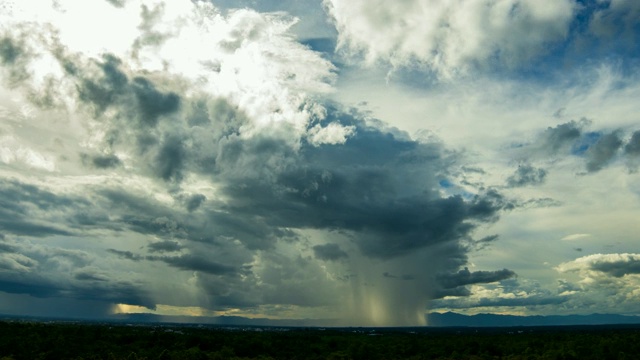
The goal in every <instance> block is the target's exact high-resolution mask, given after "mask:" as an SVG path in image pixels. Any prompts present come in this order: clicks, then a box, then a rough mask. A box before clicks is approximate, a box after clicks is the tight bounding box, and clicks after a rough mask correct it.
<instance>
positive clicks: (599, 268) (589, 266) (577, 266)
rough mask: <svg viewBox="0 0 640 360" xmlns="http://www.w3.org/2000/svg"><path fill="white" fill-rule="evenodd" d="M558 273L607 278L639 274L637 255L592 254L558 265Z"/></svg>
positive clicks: (638, 258) (639, 267) (639, 259)
mask: <svg viewBox="0 0 640 360" xmlns="http://www.w3.org/2000/svg"><path fill="white" fill-rule="evenodd" d="M557 269H558V271H560V272H583V273H585V272H590V271H595V272H600V273H603V274H605V275H608V276H613V277H617V278H620V277H623V276H625V275H633V274H640V255H638V254H628V253H625V254H594V255H588V256H584V257H581V258H578V259H576V260H574V261H571V262H566V263H562V264H560V265H558V267H557Z"/></svg>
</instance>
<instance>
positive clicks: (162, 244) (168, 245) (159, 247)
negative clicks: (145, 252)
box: [148, 241, 183, 252]
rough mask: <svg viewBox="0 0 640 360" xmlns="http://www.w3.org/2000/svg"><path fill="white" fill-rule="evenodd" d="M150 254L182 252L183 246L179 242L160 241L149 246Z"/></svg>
mask: <svg viewBox="0 0 640 360" xmlns="http://www.w3.org/2000/svg"><path fill="white" fill-rule="evenodd" d="M148 248H149V251H150V252H174V251H180V250H181V249H182V248H183V246H182V245H180V243H178V242H177V241H159V242H154V243H151V244H149V246H148Z"/></svg>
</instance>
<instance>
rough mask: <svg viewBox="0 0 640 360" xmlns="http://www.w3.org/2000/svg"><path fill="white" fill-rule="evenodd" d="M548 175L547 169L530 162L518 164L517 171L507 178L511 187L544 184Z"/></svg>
mask: <svg viewBox="0 0 640 360" xmlns="http://www.w3.org/2000/svg"><path fill="white" fill-rule="evenodd" d="M546 177H547V171H546V170H545V169H542V168H535V167H533V166H531V165H529V164H522V165H519V166H518V169H517V170H516V171H515V173H514V174H513V175H511V176H509V177H508V178H507V185H508V186H509V187H522V186H527V185H538V184H542V183H543V182H544V180H545V178H546Z"/></svg>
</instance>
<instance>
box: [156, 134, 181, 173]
mask: <svg viewBox="0 0 640 360" xmlns="http://www.w3.org/2000/svg"><path fill="white" fill-rule="evenodd" d="M185 152H186V151H185V149H184V144H183V139H182V138H180V137H178V136H175V135H169V136H167V138H165V139H164V140H163V141H162V144H161V145H160V148H159V149H158V153H157V155H156V157H155V159H154V165H155V166H154V167H155V171H156V173H157V174H158V176H159V177H161V178H162V179H163V180H165V181H170V180H174V181H180V180H182V176H183V174H182V171H183V169H184V166H185V164H184V162H185V156H186V154H185Z"/></svg>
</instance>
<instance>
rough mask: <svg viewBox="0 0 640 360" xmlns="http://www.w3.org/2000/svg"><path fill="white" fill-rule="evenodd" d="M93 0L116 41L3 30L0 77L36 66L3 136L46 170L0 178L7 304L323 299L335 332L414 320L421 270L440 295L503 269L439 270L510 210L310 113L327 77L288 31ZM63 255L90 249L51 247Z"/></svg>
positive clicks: (202, 12)
mask: <svg viewBox="0 0 640 360" xmlns="http://www.w3.org/2000/svg"><path fill="white" fill-rule="evenodd" d="M103 3H104V4H102V5H104V7H103V8H102V10H103V11H104V16H105V17H108V16H110V15H109V14H120V15H125V14H126V15H130V14H135V16H134V20H135V21H133V22H131V23H130V22H129V20H127V19H123V20H122V24H121V28H122V29H121V31H122V34H120V33H118V34H113V37H114V38H118V39H119V43H123V44H126V48H125V49H123V48H121V47H120V46H115V47H110V48H106V49H104V51H101V52H94V51H93V50H91V49H93V47H92V46H90V45H91V44H76V43H73V42H71V40H70V39H69V38H67V36H71V35H69V33H67V32H65V31H64V29H56V27H55V26H56V25H51V26H44V27H40V26H37V25H36V23H27V22H20V21H18V20H19V19H18V20H16V21H14V23H13V24H16V23H18V24H20V25H21V26H23V27H24V28H25V29H26V30H24V32H20V31H17V30H16V31H14V30H12V28H11V26H9V25H5V26H4V27H5V28H6V29H4V30H5V31H6V33H7V39H9V40H7V41H8V42H7V44H10V46H12V47H15V48H16V49H17V50H15V51H16V54H17V53H19V54H20V55H16V56H13V55H11V51H13V50H11V49H9V50H11V51H9V50H6V49H5V50H3V51H4V53H5V58H7V59H10V60H11V61H10V62H9V61H7V64H3V68H4V69H9V71H14V70H15V69H17V70H15V71H18V70H20V71H21V69H22V67H23V66H22V65H21V64H22V63H20V62H23V63H24V66H26V67H28V68H33V69H40V70H39V71H41V72H42V71H44V70H42V69H48V70H46V71H44V72H45V74H44V75H43V76H40V75H42V74H40V75H38V76H35V75H34V76H29V77H21V78H20V79H19V81H17V80H16V81H14V83H12V84H11V89H8V90H7V91H10V92H11V93H12V94H14V95H15V96H16V98H17V99H19V101H18V102H23V103H29V105H31V106H33V108H34V110H33V112H32V114H30V115H29V116H25V117H24V118H20V123H19V125H18V122H17V120H15V121H13V120H12V121H11V122H9V121H7V122H6V123H7V125H6V126H5V127H3V131H6V133H7V134H10V135H11V136H13V137H14V138H15V139H16V140H15V141H16V142H17V143H20V144H24V146H25V148H27V149H30V150H32V151H33V152H34V153H35V152H36V151H41V152H43V153H46V154H51V155H52V157H51V158H52V160H51V161H52V163H53V169H54V170H55V171H46V170H42V169H41V170H37V169H35V170H34V169H31V168H29V169H26V168H25V167H24V166H23V165H24V164H20V163H19V162H20V161H23V162H24V159H22V160H20V159H19V160H20V161H18V160H15V161H13V162H12V163H11V164H9V165H11V166H7V169H4V168H3V173H2V175H3V178H2V179H0V205H2V207H1V209H0V216H1V217H0V229H1V230H2V232H3V233H5V234H7V236H8V237H11V238H12V239H17V240H16V242H17V243H19V244H21V245H16V244H13V243H12V244H10V245H6V246H4V247H3V249H5V250H7V254H4V253H3V263H2V264H3V266H5V267H6V268H8V269H13V270H15V271H18V270H20V271H21V272H24V273H27V274H29V275H28V276H26V277H17V276H15V274H14V275H12V274H7V275H6V277H4V278H2V279H0V280H1V281H4V284H5V285H6V289H8V290H7V292H11V293H26V294H30V295H33V296H41V297H58V296H67V297H72V298H77V299H87V300H96V301H104V302H109V301H111V302H114V303H124V304H129V305H140V306H146V307H148V308H153V307H154V306H155V305H156V304H165V305H171V306H202V307H204V308H208V309H240V308H241V309H244V310H247V311H249V310H255V309H258V308H259V307H260V306H263V305H273V306H283V307H284V306H299V307H308V308H321V307H325V306H333V307H334V309H336V308H337V304H343V306H341V307H339V308H338V310H339V311H341V312H344V316H345V317H346V318H348V319H350V320H353V321H354V323H359V324H369V325H372V324H377V325H388V324H398V325H416V324H421V323H423V322H424V316H423V315H424V311H425V307H426V305H427V302H428V300H429V299H430V298H432V297H433V296H434V294H435V293H436V292H437V291H438V290H439V289H441V287H442V284H440V283H439V282H438V281H437V280H436V279H435V278H434V275H433V274H436V273H444V274H457V275H455V276H454V275H451V277H450V278H447V279H448V281H449V282H448V283H447V284H451V283H456V284H458V285H455V286H453V288H455V287H458V286H463V285H465V284H466V285H469V284H476V283H481V282H487V281H497V280H495V279H501V278H508V277H510V276H512V273H511V272H509V270H502V271H498V272H473V273H469V274H467V275H466V278H465V276H463V275H464V274H463V273H456V271H458V270H459V269H460V268H461V267H462V266H464V265H466V264H467V262H468V258H467V256H468V253H469V252H470V251H472V249H471V248H470V247H469V246H468V244H469V243H472V242H473V238H474V235H475V232H476V231H477V230H478V229H480V228H482V227H483V226H486V225H488V224H492V223H494V222H495V221H497V220H498V218H499V216H500V215H501V213H502V212H503V211H504V210H506V209H510V208H511V207H513V204H512V202H511V200H510V199H508V198H507V197H505V196H504V195H503V194H502V193H500V191H498V190H497V189H494V188H490V187H487V188H482V189H480V190H477V191H474V192H469V191H466V192H464V193H456V194H449V193H446V192H442V191H441V186H440V182H441V180H442V179H443V178H449V177H451V175H452V174H454V173H455V172H456V171H457V170H456V169H458V168H459V167H461V166H464V165H465V162H466V159H465V158H464V155H463V153H461V152H458V151H455V150H454V149H450V148H448V147H447V146H446V144H445V143H444V142H442V141H438V140H434V139H421V140H420V141H417V140H414V139H412V138H411V137H410V136H409V135H408V134H406V133H404V132H403V131H401V130H399V129H396V128H393V127H390V126H387V125H385V124H383V123H382V122H381V121H379V120H376V119H373V118H372V117H371V116H369V115H368V114H366V113H362V112H358V111H357V110H355V109H350V108H348V107H346V106H343V105H340V104H337V103H333V102H331V101H329V100H328V98H327V96H326V95H327V93H329V92H331V91H332V84H333V82H334V77H335V68H334V66H333V65H332V64H331V63H330V62H329V61H327V60H326V59H325V58H323V56H322V55H321V54H319V53H317V52H314V51H312V50H311V49H309V48H308V47H307V46H305V45H303V44H300V43H299V42H297V41H296V40H295V39H294V38H293V37H292V36H291V34H290V32H289V31H290V28H291V26H293V24H294V22H295V20H294V19H292V18H290V17H288V16H286V14H282V13H269V14H260V13H257V12H255V11H252V10H249V9H242V10H233V11H229V12H228V13H225V14H223V13H221V12H220V11H219V10H218V9H217V8H215V7H214V6H213V5H211V4H209V3H206V2H196V3H193V2H189V1H182V2H171V3H169V2H167V3H164V5H157V6H151V5H149V6H146V7H140V6H139V5H141V4H142V3H140V2H138V1H133V0H132V1H128V2H118V3H116V4H115V5H117V6H115V7H114V6H112V5H114V4H113V2H103ZM73 4H74V3H73V2H68V3H67V5H68V6H69V9H68V11H67V12H56V11H54V15H55V16H60V17H62V18H64V17H65V16H67V15H66V14H68V13H70V12H73V11H76V10H77V9H76V8H75V7H74V6H77V5H73ZM144 4H145V5H146V4H147V3H146V2H145V3H144ZM173 6H175V7H176V8H172V7H173ZM132 8H134V10H135V11H132V10H131V9H132ZM87 11H89V13H87V14H86V15H85V16H86V17H87V18H89V19H101V18H102V14H96V13H93V12H92V11H94V10H90V9H87ZM54 15H51V16H54ZM83 18H84V17H83ZM114 19H119V18H117V17H116V18H114ZM54 24H59V22H54ZM101 24H102V23H101V22H98V21H97V20H96V24H92V26H93V27H96V28H100V27H101V26H103V25H101ZM110 24H111V23H110ZM132 24H133V25H134V26H132ZM119 25H120V23H119ZM59 26H63V25H59ZM64 26H67V25H66V24H64ZM68 26H71V24H69V25H68ZM93 27H92V28H93ZM58 30H59V31H58ZM102 30H112V29H111V28H110V27H109V28H105V29H102ZM83 31H85V32H86V31H87V30H86V29H83ZM154 39H155V40H154ZM96 41H97V40H96ZM72 43H73V44H75V46H72V45H71V44H72ZM108 44H110V43H105V46H106V45H108ZM7 46H8V45H7ZM85 46H88V47H89V48H85ZM23 48H24V49H27V48H28V51H27V50H20V49H23ZM12 49H13V48H12ZM6 54H9V55H6ZM18 59H19V60H20V61H18ZM45 60H46V61H45ZM16 64H17V65H16ZM34 74H35V73H34ZM41 78H47V79H49V80H47V82H40V80H39V79H41ZM16 79H17V78H16ZM46 84H53V85H55V86H53V85H52V86H49V85H46ZM42 99H50V100H51V101H48V102H47V105H46V106H44V105H43V104H44V102H43V101H41V100H42ZM16 107H17V105H16ZM10 116H11V117H13V115H11V114H10ZM5 128H6V130H5ZM49 129H51V130H54V129H57V130H55V132H54V135H49V134H48V131H47V130H49ZM32 133H35V134H37V135H38V136H40V137H38V136H35V135H33V134H32ZM41 133H43V134H41ZM3 134H4V133H3ZM3 134H2V135H3ZM3 162H4V160H3ZM5 171H6V172H5ZM45 172H46V173H47V174H45V175H42V174H44V173H45ZM5 174H10V175H11V176H13V177H15V178H16V180H9V176H5ZM34 174H37V175H38V176H34ZM87 239H91V240H87ZM493 240H495V237H493V238H491V237H489V238H485V239H484V242H488V241H493ZM45 241H47V243H48V244H50V247H45V246H44V245H43V244H44V242H45ZM481 242H482V241H481ZM26 244H33V247H34V248H42V249H47V250H48V251H50V252H51V254H50V255H47V254H44V253H42V251H35V250H34V251H26V250H25V248H26V247H28V246H27V245H26ZM16 246H18V247H19V248H20V249H21V250H22V252H13V249H14V247H16ZM72 248H82V249H87V250H86V251H87V252H88V253H89V254H90V256H89V255H87V257H86V258H82V257H81V256H80V255H78V254H75V253H73V254H71V253H63V252H61V251H62V250H66V251H71V250H70V249H72ZM18 254H22V256H25V257H24V258H23V257H21V256H18ZM32 255H33V256H32ZM36 255H37V256H36ZM74 256H75V257H74ZM43 264H45V265H46V266H45V265H43ZM425 264H426V265H425ZM98 269H100V270H98ZM176 270H180V271H176ZM385 272H386V273H387V274H401V275H391V276H398V278H402V279H404V280H407V281H389V277H386V278H385V277H384V276H380V274H383V273H385ZM344 274H352V275H353V276H351V275H350V276H349V280H348V281H346V282H345V281H340V280H338V279H340V278H344ZM492 279H494V280H492ZM409 280H410V281H409ZM309 284H314V286H312V287H310V286H309ZM176 287H177V288H179V289H180V290H181V291H176ZM65 294H66V295H65Z"/></svg>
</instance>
